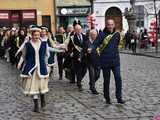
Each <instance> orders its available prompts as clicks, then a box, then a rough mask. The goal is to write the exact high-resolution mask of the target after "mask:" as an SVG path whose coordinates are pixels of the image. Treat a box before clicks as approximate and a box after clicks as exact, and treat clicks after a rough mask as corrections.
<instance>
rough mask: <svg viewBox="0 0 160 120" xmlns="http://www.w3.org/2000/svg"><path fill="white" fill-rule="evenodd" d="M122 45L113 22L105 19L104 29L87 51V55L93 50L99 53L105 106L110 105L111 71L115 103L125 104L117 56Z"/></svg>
mask: <svg viewBox="0 0 160 120" xmlns="http://www.w3.org/2000/svg"><path fill="white" fill-rule="evenodd" d="M122 43H123V42H122V39H121V35H120V33H119V32H116V30H115V22H114V20H112V19H107V21H106V27H105V28H104V30H103V31H102V32H100V33H99V35H98V37H97V39H96V41H95V43H94V45H93V46H92V47H91V48H89V49H88V52H89V53H90V52H91V51H92V50H94V49H96V50H97V52H99V55H100V66H101V69H102V71H103V78H104V89H103V91H104V98H105V99H106V103H107V104H111V101H110V92H109V88H110V75H111V71H112V72H113V74H114V78H115V84H116V98H117V102H118V103H120V104H124V103H125V102H124V100H123V99H122V79H121V74H120V56H119V48H121V47H122ZM97 48H98V49H97Z"/></svg>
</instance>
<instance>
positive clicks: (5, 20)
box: [0, 0, 55, 31]
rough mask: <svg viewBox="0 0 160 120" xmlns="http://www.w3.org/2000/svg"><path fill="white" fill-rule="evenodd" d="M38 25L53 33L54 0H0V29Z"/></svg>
mask: <svg viewBox="0 0 160 120" xmlns="http://www.w3.org/2000/svg"><path fill="white" fill-rule="evenodd" d="M30 24H38V25H45V26H48V27H49V29H50V30H52V31H55V3H54V0H2V1H1V2H0V27H3V26H6V27H13V26H15V27H17V26H28V25H30Z"/></svg>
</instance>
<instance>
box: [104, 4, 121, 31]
mask: <svg viewBox="0 0 160 120" xmlns="http://www.w3.org/2000/svg"><path fill="white" fill-rule="evenodd" d="M107 19H113V20H114V21H115V23H116V29H117V30H118V31H122V12H121V10H120V9H119V8H117V7H111V8H109V9H108V10H107V11H106V13H105V20H107Z"/></svg>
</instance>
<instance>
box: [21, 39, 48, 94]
mask: <svg viewBox="0 0 160 120" xmlns="http://www.w3.org/2000/svg"><path fill="white" fill-rule="evenodd" d="M31 44H32V47H33V48H34V50H35V58H36V60H35V62H36V64H39V49H40V46H41V41H39V42H36V43H33V42H32V41H31ZM24 51H26V50H24ZM24 53H25V52H24ZM38 69H40V68H38V67H37V68H36V69H35V71H34V73H33V74H32V76H31V77H24V78H23V77H22V88H23V92H24V94H26V95H35V94H40V93H41V94H45V93H46V92H48V91H49V89H48V77H46V78H40V76H39V75H38Z"/></svg>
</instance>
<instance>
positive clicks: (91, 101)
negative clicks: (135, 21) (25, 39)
mask: <svg viewBox="0 0 160 120" xmlns="http://www.w3.org/2000/svg"><path fill="white" fill-rule="evenodd" d="M121 63H122V66H121V68H122V69H121V70H122V78H123V91H124V92H123V94H124V99H125V100H126V104H125V105H119V104H117V103H116V99H115V95H114V91H115V90H114V89H115V86H114V80H113V77H112V80H111V81H112V84H111V98H112V102H113V104H112V105H106V104H105V101H104V99H103V94H102V90H103V89H102V88H103V78H102V77H101V79H100V80H99V81H98V82H97V90H98V91H99V92H100V93H101V94H100V95H97V96H95V95H92V94H90V91H89V89H88V88H89V86H88V75H86V77H85V78H84V80H83V85H84V91H83V92H79V91H78V89H77V87H76V86H75V85H71V84H69V81H68V80H62V81H60V80H58V77H57V74H56V73H55V76H54V80H50V83H49V87H50V92H49V93H48V94H47V106H46V108H45V110H43V111H41V113H40V114H37V113H33V112H32V108H33V104H31V103H33V102H32V99H31V98H30V97H27V96H24V95H23V93H22V92H21V90H20V87H19V85H18V84H19V82H18V80H19V77H18V71H16V70H15V68H14V67H12V66H10V64H7V63H6V62H5V61H3V60H0V76H1V77H0V120H152V118H153V116H156V115H160V59H158V58H149V57H143V56H133V55H127V54H122V55H121ZM101 76H102V75H101Z"/></svg>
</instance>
